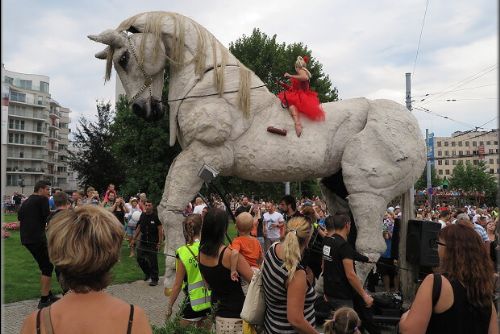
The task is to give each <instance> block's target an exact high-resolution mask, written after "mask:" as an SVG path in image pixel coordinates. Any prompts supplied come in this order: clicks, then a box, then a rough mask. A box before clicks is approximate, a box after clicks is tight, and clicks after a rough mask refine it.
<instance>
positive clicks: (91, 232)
mask: <svg viewBox="0 0 500 334" xmlns="http://www.w3.org/2000/svg"><path fill="white" fill-rule="evenodd" d="M122 241H123V226H122V224H120V222H119V221H118V219H117V218H116V217H115V216H114V215H113V214H112V213H111V212H109V211H108V210H106V209H104V208H101V207H98V206H94V205H84V206H78V207H76V208H75V209H67V210H63V211H60V212H59V213H57V215H55V216H54V218H53V219H52V220H51V221H50V224H49V227H48V229H47V242H48V252H49V258H50V261H51V262H52V263H53V264H54V265H55V266H56V267H57V268H58V269H59V270H60V271H61V276H62V283H63V286H64V287H65V288H68V289H71V290H73V291H75V292H89V291H99V290H102V289H104V288H105V287H107V286H108V285H109V283H110V281H111V277H110V270H111V268H112V267H113V266H114V264H115V263H116V262H117V261H118V259H119V256H120V249H121V244H122Z"/></svg>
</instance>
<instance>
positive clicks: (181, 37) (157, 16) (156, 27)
mask: <svg viewBox="0 0 500 334" xmlns="http://www.w3.org/2000/svg"><path fill="white" fill-rule="evenodd" d="M145 14H146V18H145V21H144V22H143V21H142V20H144V19H143V16H144V15H145ZM165 17H169V18H171V19H172V21H173V25H174V30H173V36H172V38H173V40H172V50H171V52H170V56H168V55H166V57H167V59H168V60H169V62H170V65H171V70H173V71H176V70H179V69H180V68H182V67H183V66H185V65H187V64H189V63H191V62H193V63H194V67H195V75H197V76H199V77H200V79H201V78H202V77H203V75H204V74H205V66H206V57H207V55H206V52H205V49H206V46H207V44H208V43H210V44H211V49H212V58H213V64H212V66H213V69H214V71H213V73H214V86H215V87H216V89H217V92H218V94H219V96H222V95H223V94H224V73H225V68H226V64H227V61H228V57H229V54H230V53H229V50H228V49H227V48H226V47H224V46H223V45H222V44H221V43H220V42H219V41H217V39H216V38H215V37H214V36H213V35H212V34H211V33H210V32H208V31H207V30H206V29H205V28H204V27H203V26H201V25H200V24H199V23H197V22H195V21H193V20H191V19H189V18H187V17H185V16H183V15H180V14H177V13H170V12H162V11H156V12H148V13H140V14H137V15H134V16H132V17H130V18H128V19H126V20H124V21H123V22H121V23H120V24H119V25H118V27H117V28H116V29H115V30H116V31H118V32H125V31H134V30H135V31H137V29H136V28H135V27H134V25H135V24H137V23H138V22H141V23H143V24H144V28H143V30H142V31H141V32H142V33H151V34H153V38H154V47H153V56H154V57H156V56H157V53H158V50H159V49H160V43H161V42H162V34H163V31H162V22H163V19H164V18H165ZM186 21H189V23H190V24H191V25H192V26H193V27H194V29H195V30H196V33H197V45H196V50H193V58H192V59H190V60H189V61H187V62H186V60H185V59H184V55H185V47H186V45H185V33H186ZM145 41H146V39H145V38H143V39H142V41H141V45H140V48H139V52H138V58H139V62H143V61H144V48H145ZM217 51H218V52H219V54H220V59H221V60H220V63H217ZM113 52H114V50H113V48H110V50H109V52H108V57H107V59H106V74H105V80H109V78H110V76H111V68H112V65H113V62H112V59H113ZM238 65H239V67H240V85H239V90H238V92H239V96H238V100H239V107H240V109H241V110H242V111H243V113H244V114H245V116H248V115H249V112H250V83H251V71H250V70H249V69H248V68H247V67H246V66H245V65H243V64H242V63H241V62H239V61H238Z"/></svg>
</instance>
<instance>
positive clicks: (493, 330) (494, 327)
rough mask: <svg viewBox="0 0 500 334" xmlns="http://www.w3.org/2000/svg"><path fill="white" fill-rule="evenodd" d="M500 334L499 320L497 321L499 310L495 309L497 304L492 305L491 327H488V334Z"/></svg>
mask: <svg viewBox="0 0 500 334" xmlns="http://www.w3.org/2000/svg"><path fill="white" fill-rule="evenodd" d="M497 333H498V320H497V310H496V308H495V303H491V318H490V326H489V327H488V334H497Z"/></svg>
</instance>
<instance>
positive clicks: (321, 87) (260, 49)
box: [229, 28, 338, 102]
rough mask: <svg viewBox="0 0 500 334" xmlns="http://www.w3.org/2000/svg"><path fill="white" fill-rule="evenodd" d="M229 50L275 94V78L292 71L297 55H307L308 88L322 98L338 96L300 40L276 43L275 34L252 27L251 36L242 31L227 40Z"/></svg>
mask: <svg viewBox="0 0 500 334" xmlns="http://www.w3.org/2000/svg"><path fill="white" fill-rule="evenodd" d="M229 50H230V51H231V53H232V54H233V55H234V56H235V57H236V58H238V59H239V60H240V61H241V62H242V63H243V64H245V65H246V66H247V67H248V68H250V69H251V70H252V71H254V72H255V74H256V75H257V76H258V77H259V78H260V79H261V80H262V81H263V82H264V83H265V84H266V85H267V88H268V89H269V90H270V91H271V92H272V93H274V94H277V93H278V92H279V91H280V90H281V89H282V88H281V86H279V85H278V84H277V81H283V80H284V78H283V74H284V73H285V72H289V73H295V70H294V65H295V60H296V59H297V56H305V55H307V56H308V57H309V63H308V69H309V71H310V72H311V74H312V78H311V88H312V89H314V90H315V91H316V92H317V93H318V97H319V100H320V101H321V102H329V101H336V100H338V92H337V88H335V87H333V88H332V82H331V81H330V78H329V76H328V75H326V74H325V73H324V72H323V65H321V64H320V63H319V62H318V61H317V60H316V59H315V58H312V57H311V53H312V51H310V50H308V48H307V46H306V45H304V44H302V43H292V44H289V45H286V44H285V43H278V42H277V40H276V35H273V36H272V37H269V36H268V35H266V34H265V33H263V32H261V31H260V30H259V29H257V28H255V29H254V30H253V31H252V34H251V35H250V36H246V35H243V37H241V38H238V39H237V40H236V41H235V42H232V43H230V44H229Z"/></svg>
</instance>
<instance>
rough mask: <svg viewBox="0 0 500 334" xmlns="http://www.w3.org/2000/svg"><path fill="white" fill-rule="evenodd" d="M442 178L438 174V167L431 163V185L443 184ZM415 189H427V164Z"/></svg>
mask: <svg viewBox="0 0 500 334" xmlns="http://www.w3.org/2000/svg"><path fill="white" fill-rule="evenodd" d="M441 182H442V180H441V178H440V177H439V176H437V175H436V169H435V168H434V166H433V165H431V185H432V186H433V187H437V186H439V185H441ZM415 189H417V190H421V189H427V166H425V169H424V171H423V173H422V175H421V176H420V178H419V179H418V180H417V182H415Z"/></svg>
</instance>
